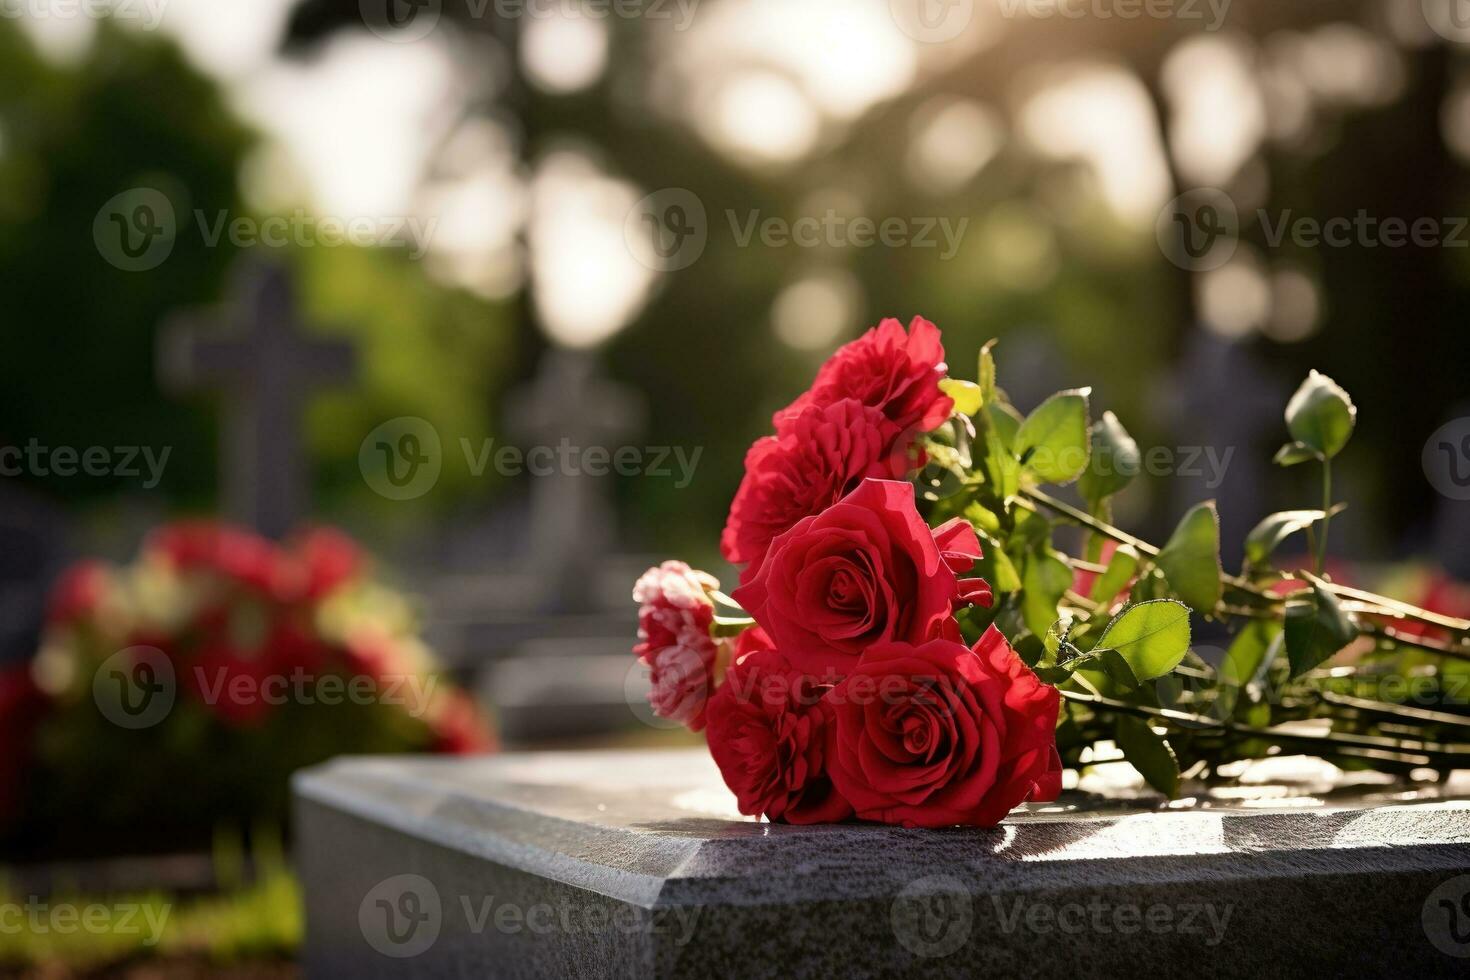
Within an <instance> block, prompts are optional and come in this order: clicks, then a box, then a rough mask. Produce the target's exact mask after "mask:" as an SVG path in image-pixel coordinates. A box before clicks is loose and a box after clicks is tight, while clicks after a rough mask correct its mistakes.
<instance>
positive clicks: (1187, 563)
mask: <svg viewBox="0 0 1470 980" xmlns="http://www.w3.org/2000/svg"><path fill="white" fill-rule="evenodd" d="M1155 562H1156V564H1157V565H1158V567H1159V570H1160V571H1162V572H1163V573H1164V578H1165V579H1166V580H1167V581H1168V583H1169V587H1170V588H1171V589H1173V591H1174V594H1175V595H1177V596H1179V598H1180V599H1182V600H1184V602H1186V603H1187V604H1188V605H1190V606H1192V607H1194V608H1195V609H1196V610H1198V611H1199V612H1201V613H1203V614H1205V615H1210V614H1211V613H1213V612H1214V611H1215V606H1217V605H1218V604H1219V602H1220V594H1221V591H1222V586H1221V582H1220V517H1219V515H1218V514H1216V513H1215V505H1214V503H1213V502H1209V503H1203V504H1198V505H1196V506H1195V507H1193V508H1191V509H1190V511H1189V513H1187V514H1185V515H1184V519H1183V520H1181V521H1180V522H1179V526H1178V527H1177V528H1175V529H1174V534H1173V535H1172V536H1171V537H1170V538H1169V542H1168V543H1167V544H1166V545H1164V548H1163V550H1162V551H1160V552H1159V556H1158V558H1157V559H1155Z"/></svg>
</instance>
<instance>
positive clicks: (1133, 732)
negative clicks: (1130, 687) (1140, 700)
mask: <svg viewBox="0 0 1470 980" xmlns="http://www.w3.org/2000/svg"><path fill="white" fill-rule="evenodd" d="M1113 737H1114V738H1115V739H1116V740H1117V743H1118V748H1120V749H1122V750H1123V757H1124V758H1125V759H1127V760H1128V764H1129V765H1131V766H1132V767H1133V768H1134V769H1137V770H1138V774H1139V775H1140V776H1142V777H1143V779H1144V782H1146V783H1148V784H1149V785H1150V786H1152V787H1153V788H1154V789H1156V790H1158V791H1159V792H1160V793H1163V794H1164V795H1165V796H1167V797H1168V798H1169V799H1171V800H1172V799H1174V798H1175V797H1177V796H1178V795H1179V760H1178V759H1177V758H1175V756H1174V750H1173V749H1171V748H1170V747H1169V743H1168V742H1167V741H1165V739H1164V737H1163V736H1162V735H1160V734H1159V733H1158V732H1156V731H1154V730H1153V727H1152V726H1151V725H1149V723H1148V722H1146V721H1144V720H1143V719H1141V718H1134V717H1133V716H1132V715H1119V716H1118V724H1117V728H1116V729H1115V730H1114V733H1113Z"/></svg>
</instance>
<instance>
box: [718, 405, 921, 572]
mask: <svg viewBox="0 0 1470 980" xmlns="http://www.w3.org/2000/svg"><path fill="white" fill-rule="evenodd" d="M897 435H898V427H897V426H895V425H894V424H893V423H892V422H890V421H889V420H888V418H887V416H885V415H884V414H883V413H882V412H881V411H879V410H878V409H876V408H869V407H867V406H864V405H863V404H862V403H861V402H859V401H857V400H856V399H853V398H844V399H842V400H840V401H837V402H833V403H832V404H830V405H825V406H823V405H809V406H807V408H806V409H804V410H803V411H802V412H801V413H800V414H799V415H797V417H796V418H795V419H793V420H792V422H791V423H790V425H789V426H788V427H787V428H786V429H785V431H783V432H782V433H781V434H780V435H776V436H766V437H765V438H763V439H760V440H758V441H757V442H756V444H755V445H753V446H751V447H750V452H748V453H747V454H746V456H745V477H744V479H742V480H741V481H740V489H739V490H737V491H736V492H735V501H734V503H732V504H731V505H730V518H729V520H728V521H727V522H726V524H725V532H724V534H723V535H721V537H720V551H721V552H722V553H723V554H724V556H725V558H726V560H728V561H730V562H733V563H736V564H740V563H743V562H751V561H757V560H759V559H760V558H761V557H762V556H763V555H764V554H765V553H766V548H767V547H769V546H770V543H771V539H772V538H774V537H775V536H776V535H778V534H780V533H781V532H782V531H785V530H787V529H788V528H790V527H791V525H793V524H795V523H796V522H797V521H799V520H801V519H802V518H803V517H810V516H811V515H813V514H819V513H821V512H822V511H823V510H825V509H826V508H827V507H829V506H831V505H832V504H834V503H836V502H837V501H838V500H841V499H842V498H843V497H844V496H845V495H846V494H848V493H849V492H850V491H852V490H853V488H855V487H856V486H857V485H858V483H859V482H861V481H862V479H863V478H864V477H870V476H872V477H884V476H886V477H890V478H896V477H902V476H903V475H904V474H903V472H894V470H895V469H898V470H900V471H901V470H903V469H904V468H905V466H904V462H905V461H904V460H903V459H900V460H898V461H891V460H890V459H889V458H888V454H889V446H890V443H891V442H892V440H893V439H894V437H896V436H897Z"/></svg>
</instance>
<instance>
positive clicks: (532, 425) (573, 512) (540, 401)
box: [430, 349, 650, 744]
mask: <svg viewBox="0 0 1470 980" xmlns="http://www.w3.org/2000/svg"><path fill="white" fill-rule="evenodd" d="M644 411H645V409H644V405H643V400H642V398H641V396H640V395H639V394H638V393H637V392H636V391H634V390H632V389H629V388H626V387H624V386H621V385H618V384H616V383H615V382H612V381H610V380H609V379H608V378H606V377H605V376H604V375H603V374H602V373H601V369H600V366H599V364H598V360H597V355H596V353H595V352H592V351H572V350H563V349H553V350H551V351H549V352H548V353H547V354H546V355H545V357H544V358H543V359H542V361H541V364H540V366H539V367H538V370H537V373H536V375H535V377H534V378H533V379H531V380H530V381H529V382H527V383H526V384H525V385H523V386H522V387H520V388H518V389H516V390H514V391H512V392H511V393H510V395H509V396H508V398H507V401H506V406H505V413H504V415H505V418H506V419H507V428H508V429H509V431H510V434H511V435H512V437H513V438H514V440H515V441H516V442H517V444H518V445H519V448H520V449H521V450H522V453H523V458H524V459H525V460H526V463H527V469H526V474H525V479H526V480H527V482H528V493H527V495H526V498H525V500H524V501H522V502H520V503H517V504H510V505H508V508H507V509H508V510H509V512H510V518H511V519H510V520H508V521H507V520H504V518H505V517H506V513H505V511H502V512H501V513H500V514H499V515H493V516H495V517H496V519H497V520H496V523H497V528H496V529H497V530H498V531H499V532H501V533H500V534H497V535H495V538H496V539H497V540H498V542H499V543H498V546H482V545H477V546H476V547H475V549H474V550H477V551H479V552H480V553H483V554H491V555H495V556H496V558H495V560H493V561H491V562H488V563H485V564H484V565H483V566H482V567H480V568H477V569H474V570H471V571H467V572H462V573H459V574H454V575H441V576H438V578H437V581H436V584H435V587H434V603H433V606H434V609H435V621H434V622H431V624H430V638H431V642H433V643H434V644H435V646H436V648H437V649H439V650H440V651H441V652H442V653H444V654H446V655H447V657H448V659H449V660H450V661H451V662H456V663H457V664H458V665H460V666H461V667H466V668H472V669H474V670H475V671H476V672H478V673H479V679H478V687H479V688H480V690H481V692H482V693H483V695H484V697H485V699H486V700H487V701H489V702H490V703H492V704H494V705H495V707H496V713H497V716H498V718H499V720H500V724H501V728H502V736H503V737H504V738H505V739H506V740H507V741H509V742H512V743H517V742H520V743H523V744H524V743H526V742H533V743H534V742H536V741H538V740H541V739H545V738H563V737H569V736H577V735H594V734H601V733H605V732H608V731H611V730H615V729H617V728H618V727H620V726H623V725H626V724H633V723H635V719H636V715H635V714H634V713H633V712H632V711H631V710H630V708H629V694H628V690H627V689H628V683H629V680H628V674H629V671H630V670H632V669H634V667H635V664H636V662H635V660H634V659H633V657H632V655H631V653H629V652H628V651H629V649H630V647H631V645H632V643H633V642H634V641H633V634H634V631H635V630H636V628H637V627H636V621H635V610H634V607H633V605H632V603H631V600H630V598H629V596H630V590H631V589H632V585H633V581H634V579H635V578H636V577H637V575H638V574H639V572H641V571H642V570H643V569H644V568H646V567H647V566H648V564H649V563H650V560H649V558H648V556H645V555H630V554H624V553H621V552H620V551H619V547H618V544H619V542H618V534H617V529H618V521H617V510H616V507H615V506H614V504H613V500H612V492H611V491H612V484H613V475H612V467H611V466H609V467H606V468H603V467H600V466H599V467H598V472H589V467H587V466H586V465H585V463H586V459H587V451H588V449H589V448H591V447H598V448H600V449H604V450H606V451H607V455H608V458H609V459H610V460H611V459H612V458H614V454H615V453H616V452H617V450H618V449H619V447H620V446H625V445H628V440H630V439H631V438H633V437H634V436H636V435H637V433H638V432H639V431H640V430H641V428H642V422H643V416H644ZM533 459H534V460H535V463H534V466H533V465H532V461H533ZM604 469H605V470H606V471H604ZM484 531H485V529H483V528H481V529H475V528H463V529H456V531H455V534H454V537H455V539H456V543H457V544H462V543H463V542H464V541H465V540H468V539H469V538H470V537H478V536H480V535H482V534H483V532H484ZM506 531H511V532H515V533H511V534H506V533H504V532H506ZM636 681H637V679H636V678H635V679H634V683H635V686H636ZM639 698H641V693H639V692H638V691H636V690H635V691H634V700H637V699H639Z"/></svg>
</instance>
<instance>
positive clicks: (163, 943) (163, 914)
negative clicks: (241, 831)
mask: <svg viewBox="0 0 1470 980" xmlns="http://www.w3.org/2000/svg"><path fill="white" fill-rule="evenodd" d="M215 864H216V876H217V879H218V881H219V882H220V886H221V888H220V891H219V892H217V893H214V894H209V895H200V896H179V895H172V894H169V893H166V892H149V893H143V894H135V895H80V894H77V895H72V894H56V895H50V896H46V897H45V898H44V899H37V898H35V897H34V896H27V895H21V894H17V893H16V892H15V891H14V890H13V889H12V888H11V887H10V886H9V885H8V883H7V882H5V881H4V880H3V878H0V973H5V972H6V971H11V970H28V969H40V970H41V971H42V972H41V973H39V974H38V975H43V976H53V975H60V976H65V975H67V974H68V973H88V972H92V971H97V970H103V969H109V968H113V967H119V966H122V965H137V964H141V963H147V962H155V961H156V962H163V961H173V962H180V961H185V962H194V963H201V964H205V965H206V966H218V967H228V966H234V965H240V964H246V963H250V962H260V961H281V960H289V959H291V958H293V957H294V956H295V955H296V953H297V951H298V949H299V948H300V945H301V933H302V904H301V888H300V885H299V883H298V882H297V880H296V876H295V875H294V874H292V872H291V870H290V867H289V865H288V864H287V862H286V860H285V857H284V855H283V854H282V853H281V850H280V847H279V844H278V843H274V842H271V841H270V840H269V839H267V840H266V841H265V842H264V843H262V841H261V839H260V838H257V843H256V847H255V868H256V873H255V875H254V876H253V877H251V878H250V879H249V880H246V876H245V875H244V873H243V869H244V861H243V852H242V851H241V849H240V848H239V846H238V839H235V840H233V841H232V840H230V839H228V838H225V839H217V841H216V847H215Z"/></svg>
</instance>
